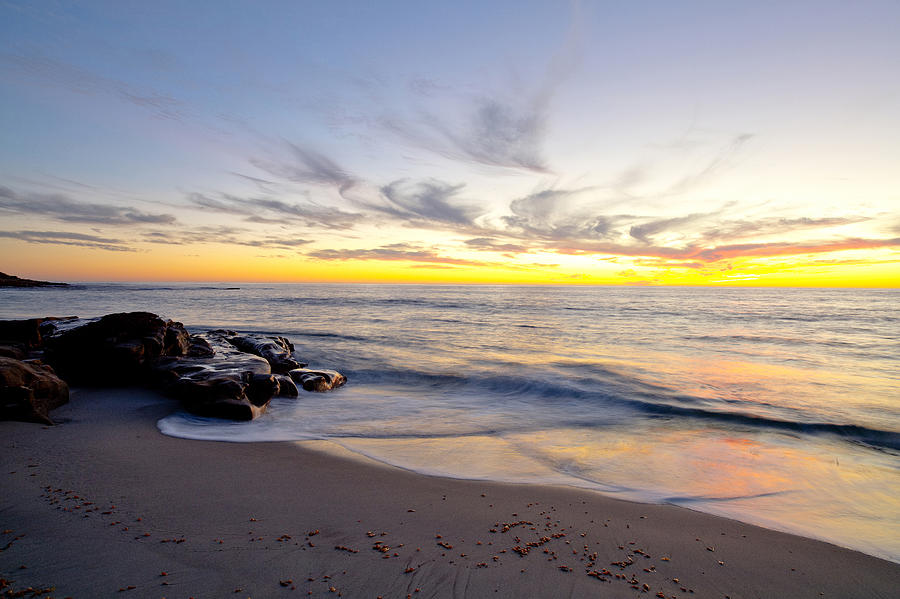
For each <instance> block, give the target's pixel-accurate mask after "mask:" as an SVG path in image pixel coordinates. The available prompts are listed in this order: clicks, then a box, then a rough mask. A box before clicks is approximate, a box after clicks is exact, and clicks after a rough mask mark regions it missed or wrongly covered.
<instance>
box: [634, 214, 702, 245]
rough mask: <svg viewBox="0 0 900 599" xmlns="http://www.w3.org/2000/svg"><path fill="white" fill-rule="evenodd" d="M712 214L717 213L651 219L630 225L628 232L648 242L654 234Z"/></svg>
mask: <svg viewBox="0 0 900 599" xmlns="http://www.w3.org/2000/svg"><path fill="white" fill-rule="evenodd" d="M713 214H718V212H712V213H702V214H688V215H687V216H677V217H674V218H662V219H658V220H652V221H650V222H647V223H643V224H640V225H634V226H632V227H631V229H629V230H628V234H629V235H631V236H632V237H634V238H635V239H637V240H639V241H643V242H644V243H650V238H651V237H653V236H654V235H658V234H660V233H664V232H666V231H669V230H670V229H673V228H677V227H681V226H683V225H687V224H691V223H695V222H697V221H698V220H703V219H705V218H709V217H710V216H712V215H713Z"/></svg>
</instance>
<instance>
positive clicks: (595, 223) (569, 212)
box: [503, 188, 629, 240]
mask: <svg viewBox="0 0 900 599" xmlns="http://www.w3.org/2000/svg"><path fill="white" fill-rule="evenodd" d="M592 191H593V190H592V188H581V189H544V190H541V191H536V192H534V193H532V194H529V195H527V196H525V197H522V198H518V199H515V200H513V201H512V202H510V204H509V210H510V212H511V213H512V214H511V215H509V216H505V217H503V222H504V223H505V224H506V226H507V228H508V232H509V233H514V234H517V235H520V236H522V237H524V238H532V239H544V240H553V239H557V240H562V239H606V238H608V237H610V236H611V235H612V234H613V233H614V228H615V226H616V225H617V223H619V222H620V221H621V220H622V219H623V218H629V217H627V216H622V215H606V214H602V213H600V210H599V207H598V206H597V205H596V203H595V202H592V201H591V200H590V199H589V198H588V199H587V201H585V196H586V195H589V194H590V193H591V192H592Z"/></svg>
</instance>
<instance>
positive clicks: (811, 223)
mask: <svg viewBox="0 0 900 599" xmlns="http://www.w3.org/2000/svg"><path fill="white" fill-rule="evenodd" d="M868 220H871V218H869V217H864V216H851V217H829V218H808V217H801V218H763V219H759V220H755V221H750V220H736V221H724V222H719V223H717V224H716V226H715V227H712V228H710V229H708V230H706V231H704V232H703V233H702V236H703V238H704V239H706V240H708V241H713V240H720V239H740V238H743V237H749V236H751V235H775V234H779V233H791V232H793V231H799V230H803V229H819V228H827V227H839V226H841V225H851V224H854V223H860V222H865V221H868ZM898 232H900V231H898Z"/></svg>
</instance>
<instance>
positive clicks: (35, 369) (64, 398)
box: [0, 357, 69, 424]
mask: <svg viewBox="0 0 900 599" xmlns="http://www.w3.org/2000/svg"><path fill="white" fill-rule="evenodd" d="M68 401H69V386H68V385H66V383H65V381H63V380H62V379H60V378H59V377H58V376H56V374H54V372H53V369H52V368H50V367H49V366H46V365H44V364H39V363H28V362H22V361H21V360H14V359H12V358H2V357H0V419H3V420H25V421H28V422H41V423H44V424H53V421H52V420H51V419H50V410H53V409H55V408H58V407H59V406H61V405H63V404H65V403H67V402H68Z"/></svg>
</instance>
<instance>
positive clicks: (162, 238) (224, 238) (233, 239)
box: [142, 226, 312, 250]
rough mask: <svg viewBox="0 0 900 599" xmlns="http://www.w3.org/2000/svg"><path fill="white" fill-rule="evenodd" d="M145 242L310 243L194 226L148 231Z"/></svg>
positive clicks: (283, 246)
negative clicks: (182, 228) (192, 227)
mask: <svg viewBox="0 0 900 599" xmlns="http://www.w3.org/2000/svg"><path fill="white" fill-rule="evenodd" d="M142 241H144V242H146V243H162V244H166V245H195V244H206V243H216V244H224V245H241V246H247V247H259V248H273V249H281V250H295V249H297V248H298V247H301V246H304V245H307V244H310V243H312V240H310V239H303V238H300V237H291V236H290V235H289V234H284V235H270V234H266V235H259V234H257V233H255V232H254V231H250V230H248V229H240V228H235V227H227V226H221V227H196V228H194V229H184V230H177V229H175V230H168V231H149V232H146V233H144V234H143V236H142Z"/></svg>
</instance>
